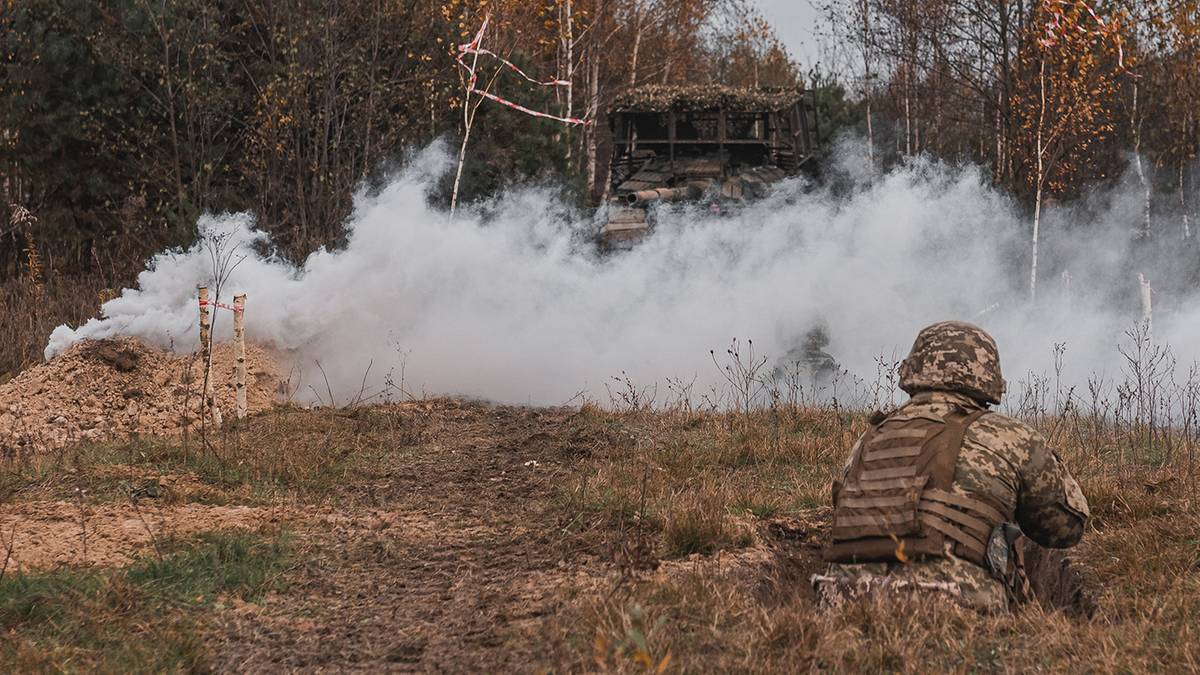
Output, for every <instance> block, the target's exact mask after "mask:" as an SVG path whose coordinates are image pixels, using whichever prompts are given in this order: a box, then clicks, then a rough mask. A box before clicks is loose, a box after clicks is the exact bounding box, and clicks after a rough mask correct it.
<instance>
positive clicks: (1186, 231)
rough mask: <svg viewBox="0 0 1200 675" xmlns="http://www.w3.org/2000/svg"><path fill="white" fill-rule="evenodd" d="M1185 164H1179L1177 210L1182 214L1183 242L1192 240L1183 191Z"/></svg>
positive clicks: (1186, 202) (1181, 162) (1185, 196)
mask: <svg viewBox="0 0 1200 675" xmlns="http://www.w3.org/2000/svg"><path fill="white" fill-rule="evenodd" d="M1185 167H1186V163H1185V162H1183V161H1180V162H1179V208H1180V210H1181V211H1182V212H1183V238H1184V240H1187V239H1191V238H1192V223H1191V221H1190V220H1189V214H1188V201H1187V192H1186V191H1184V178H1183V175H1184V169H1185Z"/></svg>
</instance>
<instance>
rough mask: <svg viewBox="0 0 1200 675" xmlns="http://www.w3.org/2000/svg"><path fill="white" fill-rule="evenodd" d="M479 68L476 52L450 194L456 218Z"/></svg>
mask: <svg viewBox="0 0 1200 675" xmlns="http://www.w3.org/2000/svg"><path fill="white" fill-rule="evenodd" d="M487 25H488V20H487V19H484V20H483V27H482V28H480V29H479V44H477V45H475V46H476V47H477V48H478V49H482V48H483V35H484V33H485V32H486V31H487ZM478 66H479V52H478V51H476V52H475V53H474V54H472V55H471V75H470V79H469V80H468V81H467V91H466V92H465V94H466V95H465V96H464V97H463V140H462V145H461V146H459V148H458V167H457V168H456V169H455V170H454V188H453V190H451V192H450V217H451V218H454V211H455V210H456V209H457V208H458V188H459V185H461V184H462V172H463V164H465V163H466V161H467V143H468V142H470V140H471V125H472V124H473V123H474V122H475V110H476V109H478V107H479V104H478V103H476V104H475V106H474V107H472V106H471V94H472V93H473V92H472V91H471V89H472V88H474V86H475V83H476V82H477V76H476V73H477V72H478V71H477V70H476V68H477V67H478Z"/></svg>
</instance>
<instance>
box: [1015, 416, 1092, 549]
mask: <svg viewBox="0 0 1200 675" xmlns="http://www.w3.org/2000/svg"><path fill="white" fill-rule="evenodd" d="M1029 434H1030V439H1029V454H1028V456H1027V457H1026V458H1025V462H1024V465H1023V466H1021V468H1020V489H1019V491H1018V493H1017V524H1018V525H1020V526H1021V531H1022V532H1024V533H1025V535H1026V536H1028V537H1029V538H1030V539H1032V540H1034V541H1035V542H1037V543H1039V544H1041V545H1042V546H1046V547H1048V548H1068V547H1071V546H1074V545H1075V544H1078V543H1079V540H1080V538H1082V537H1083V530H1084V527H1085V526H1086V525H1087V520H1088V517H1089V516H1090V512H1089V510H1088V503H1087V500H1086V499H1085V498H1084V496H1083V492H1082V491H1080V489H1079V484H1078V483H1076V482H1075V478H1073V477H1072V476H1071V473H1070V472H1069V471H1068V470H1067V467H1066V465H1065V464H1063V461H1062V459H1060V458H1059V456H1058V453H1056V452H1054V451H1053V450H1052V449H1050V448H1049V447H1047V446H1046V441H1045V439H1044V438H1042V436H1041V434H1039V433H1037V432H1036V431H1033V430H1032V429H1029Z"/></svg>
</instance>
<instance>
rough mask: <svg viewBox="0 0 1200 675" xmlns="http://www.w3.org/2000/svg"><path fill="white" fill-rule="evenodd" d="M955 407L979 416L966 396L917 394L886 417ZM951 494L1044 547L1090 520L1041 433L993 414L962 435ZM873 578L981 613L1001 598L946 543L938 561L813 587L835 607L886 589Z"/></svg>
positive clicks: (853, 568)
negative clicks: (990, 510)
mask: <svg viewBox="0 0 1200 675" xmlns="http://www.w3.org/2000/svg"><path fill="white" fill-rule="evenodd" d="M956 407H957V408H960V409H966V410H979V409H980V408H982V407H983V405H982V404H981V403H979V401H978V400H977V399H976V398H973V397H971V396H968V395H963V394H956V393H953V392H942V391H929V392H922V393H919V394H917V395H916V396H914V397H913V398H912V401H911V402H910V403H909V404H908V405H905V406H903V407H901V408H900V409H899V410H897V411H896V412H895V413H893V414H892V415H889V419H897V420H904V419H912V418H915V417H924V416H935V417H944V416H945V415H947V414H948V413H950V412H951V411H952V410H953V409H954V408H956ZM861 446H862V443H861V439H860V441H859V443H856V444H855V446H854V449H853V450H852V452H851V461H852V460H853V456H854V454H855V453H857V452H859V451H860V450H861ZM849 465H850V461H848V462H847V467H849ZM843 478H844V476H843ZM953 490H954V491H955V492H957V493H959V494H963V495H967V496H973V497H976V498H982V499H985V500H986V501H988V502H990V503H991V504H992V505H993V506H995V507H997V508H999V509H1000V510H1001V512H1002V513H1004V514H1006V516H1007V517H1008V519H1009V520H1011V521H1012V522H1015V523H1016V524H1017V525H1019V526H1020V528H1021V531H1022V532H1024V534H1025V535H1026V536H1027V537H1029V538H1030V539H1032V540H1033V541H1034V542H1036V543H1038V544H1040V545H1042V546H1045V547H1048V548H1067V547H1070V546H1074V545H1075V544H1077V543H1079V540H1080V538H1081V537H1082V536H1083V530H1084V527H1085V526H1086V524H1087V519H1088V517H1089V515H1090V514H1089V511H1088V506H1087V500H1086V499H1084V497H1083V494H1082V492H1080V490H1079V485H1078V484H1077V483H1076V482H1075V479H1074V478H1072V477H1071V474H1070V473H1069V472H1068V471H1067V468H1066V466H1065V465H1064V464H1063V463H1062V461H1061V460H1060V459H1059V458H1058V455H1057V454H1055V453H1054V451H1052V450H1051V449H1050V448H1048V447H1047V446H1046V442H1045V440H1044V439H1043V438H1042V436H1041V434H1039V433H1038V432H1037V431H1035V430H1033V429H1031V428H1030V427H1028V426H1027V425H1025V424H1024V423H1022V422H1020V421H1018V420H1015V419H1013V418H1011V417H1008V416H1005V415H1002V414H1000V413H995V412H993V413H989V414H987V415H984V416H983V417H981V418H979V419H978V420H977V421H976V422H975V423H974V424H972V425H971V426H970V427H968V428H967V432H966V436H965V437H964V438H963V445H962V449H961V450H960V451H959V456H958V464H957V465H956V466H955V470H954V485H953ZM874 577H887V578H895V579H908V580H910V581H914V582H915V581H921V582H938V583H940V584H957V590H956V591H953V592H951V591H943V593H948V594H949V595H952V596H954V597H955V599H956V600H957V601H958V602H960V603H962V604H964V605H966V606H970V607H975V608H977V609H981V610H984V611H995V610H996V608H997V606H998V605H1002V604H1003V603H1004V602H1005V597H1006V596H1005V588H1004V585H1003V584H1002V583H1001V582H999V581H997V580H996V579H994V578H992V576H991V573H990V572H988V571H987V570H985V569H984V568H983V567H980V566H978V565H976V564H974V563H971V562H969V561H966V560H961V559H959V558H957V557H955V556H954V554H953V550H952V547H951V545H950V544H949V543H948V544H947V549H946V555H945V557H943V558H932V559H926V560H920V561H912V562H909V563H907V564H903V563H868V564H860V565H850V564H833V565H831V566H830V568H829V571H828V572H827V573H826V574H825V575H818V576H816V577H814V578H813V584H814V586H815V587H816V588H817V591H818V593H819V594H820V595H821V597H822V598H825V597H826V596H836V598H837V600H838V601H839V602H840V601H843V600H845V599H846V598H847V597H853V596H854V595H855V593H857V594H858V595H861V593H859V592H858V591H855V589H858V590H859V591H861V589H864V588H867V589H870V588H875V587H879V588H883V587H887V585H886V584H883V582H882V580H881V579H872V578H874ZM892 588H893V589H894V586H893V587H892ZM848 593H849V595H847V594H848Z"/></svg>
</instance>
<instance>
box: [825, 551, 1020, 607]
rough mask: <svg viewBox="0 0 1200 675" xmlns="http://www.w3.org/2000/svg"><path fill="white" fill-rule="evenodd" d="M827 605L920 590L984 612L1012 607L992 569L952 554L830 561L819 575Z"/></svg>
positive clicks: (925, 595)
mask: <svg viewBox="0 0 1200 675" xmlns="http://www.w3.org/2000/svg"><path fill="white" fill-rule="evenodd" d="M813 588H814V589H815V590H816V592H817V601H818V603H819V604H820V605H821V606H822V607H841V606H843V605H845V604H846V603H849V602H855V601H857V600H859V599H861V598H865V597H868V596H878V595H885V596H887V595H900V594H906V593H911V594H916V595H917V597H919V598H921V599H922V600H933V599H941V600H944V601H947V602H953V603H956V604H958V605H961V606H963V607H969V608H971V609H975V610H978V611H980V612H985V613H990V614H999V613H1002V612H1005V611H1007V609H1008V596H1007V595H1006V593H1005V590H1004V586H1003V584H1001V583H1000V582H999V581H997V580H995V579H993V578H992V577H991V575H990V574H989V573H988V571H987V570H985V569H983V568H982V567H980V566H979V565H976V564H974V563H971V562H967V561H966V560H960V559H958V558H954V557H949V558H944V559H941V560H937V561H925V562H915V563H908V564H905V563H865V564H861V565H838V564H834V565H830V567H829V570H828V571H827V572H826V573H825V574H818V575H815V576H814V577H813Z"/></svg>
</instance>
